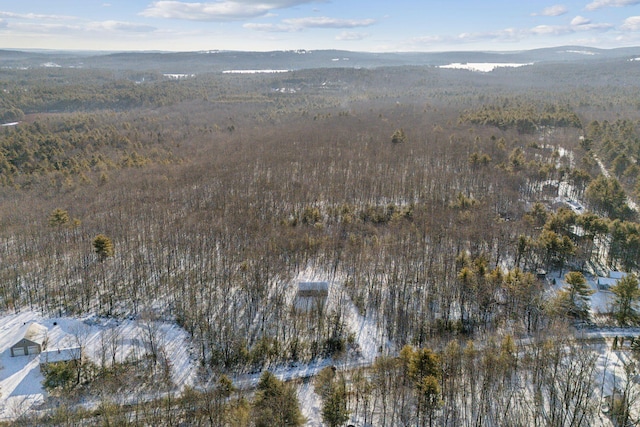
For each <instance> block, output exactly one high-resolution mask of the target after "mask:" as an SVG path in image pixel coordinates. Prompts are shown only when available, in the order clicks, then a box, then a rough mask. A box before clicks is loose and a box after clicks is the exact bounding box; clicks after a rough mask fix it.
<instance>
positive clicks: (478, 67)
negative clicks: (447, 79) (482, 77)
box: [438, 62, 533, 73]
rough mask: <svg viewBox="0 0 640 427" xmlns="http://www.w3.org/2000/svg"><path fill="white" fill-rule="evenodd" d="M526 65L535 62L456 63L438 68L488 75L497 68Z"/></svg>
mask: <svg viewBox="0 0 640 427" xmlns="http://www.w3.org/2000/svg"><path fill="white" fill-rule="evenodd" d="M526 65H533V62H528V63H525V64H516V63H502V62H466V63H460V62H454V63H452V64H449V65H440V66H439V67H438V68H448V69H456V70H469V71H476V72H481V73H488V72H491V71H493V70H495V69H496V68H517V67H524V66H526Z"/></svg>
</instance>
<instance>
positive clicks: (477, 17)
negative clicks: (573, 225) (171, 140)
mask: <svg viewBox="0 0 640 427" xmlns="http://www.w3.org/2000/svg"><path fill="white" fill-rule="evenodd" d="M2 3H3V4H4V5H3V4H1V3H0V48H14V49H25V48H38V49H75V50H118V51H122V50H126V51H130V50H165V51H195V50H215V49H220V50H260V51H267V50H286V49H311V50H313V49H345V50H354V51H376V52H382V51H392V52H395V51H425V52H427V51H447V50H499V51H505V50H506V51H508V50H521V49H531V48H538V47H550V46H560V45H584V46H590V47H600V48H613V47H621V46H638V45H640V0H581V1H578V0H576V1H564V2H554V1H542V0H531V1H521V0H384V1H383V0H209V1H206V0H203V1H200V2H195V1H185V0H181V1H152V0H106V1H93V0H82V1H79V0H76V1H70V0H57V1H52V0H23V1H14V2H8V1H4V2H2Z"/></svg>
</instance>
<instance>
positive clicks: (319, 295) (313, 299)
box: [295, 282, 329, 311]
mask: <svg viewBox="0 0 640 427" xmlns="http://www.w3.org/2000/svg"><path fill="white" fill-rule="evenodd" d="M328 297H329V283H328V282H300V283H298V292H297V294H296V302H295V306H296V308H297V309H298V310H302V311H310V310H312V309H314V308H318V309H323V308H324V306H325V304H326V302H327V298H328Z"/></svg>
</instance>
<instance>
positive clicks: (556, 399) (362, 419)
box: [23, 325, 636, 427]
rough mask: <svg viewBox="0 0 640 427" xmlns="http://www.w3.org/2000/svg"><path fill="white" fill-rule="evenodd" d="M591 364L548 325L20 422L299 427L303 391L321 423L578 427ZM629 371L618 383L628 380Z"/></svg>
mask: <svg viewBox="0 0 640 427" xmlns="http://www.w3.org/2000/svg"><path fill="white" fill-rule="evenodd" d="M597 363H598V359H597V356H596V354H595V353H594V352H593V351H592V349H591V348H589V346H584V345H583V343H580V342H577V341H575V340H574V339H572V338H570V333H569V331H567V330H566V329H563V327H561V326H559V325H555V326H553V327H551V328H550V329H548V330H547V331H546V333H545V334H544V335H539V336H536V337H534V338H532V339H530V340H528V341H527V342H522V341H518V340H515V339H514V338H513V337H512V336H510V335H503V336H495V337H493V338H489V339H487V340H483V341H482V342H478V341H473V340H468V341H462V342H461V341H457V340H453V341H450V342H448V343H445V344H443V345H442V346H441V347H440V348H438V349H430V348H418V347H413V346H409V345H407V346H405V347H403V348H402V350H401V351H400V352H399V353H398V355H397V356H380V357H378V358H377V359H376V360H375V362H374V363H373V365H372V366H371V367H367V368H356V369H347V370H342V369H339V364H338V366H331V367H327V368H324V369H323V370H322V371H321V372H320V373H319V374H318V375H317V376H316V377H315V378H314V379H313V380H311V381H310V382H311V384H310V385H312V387H310V385H306V384H305V382H306V381H293V382H289V383H282V382H281V381H280V380H278V379H277V378H276V377H275V376H274V375H273V374H271V373H269V372H268V371H266V372H265V373H263V374H262V375H261V378H260V380H259V382H258V383H257V388H256V392H255V394H251V393H248V392H247V391H243V390H240V389H238V388H236V387H234V386H233V384H232V382H231V381H230V380H229V379H228V378H227V377H226V376H221V377H220V378H219V379H217V380H216V381H215V383H213V384H212V385H211V386H210V387H209V388H208V389H207V390H204V391H200V390H195V389H190V388H189V389H187V390H186V391H185V392H184V393H182V395H181V396H174V395H172V394H168V395H166V396H162V394H161V393H159V392H156V395H155V396H156V397H155V398H154V399H148V397H149V396H150V395H149V393H148V392H147V393H138V394H136V393H133V394H130V395H129V397H128V399H127V404H126V405H122V404H119V403H118V401H117V400H115V401H112V400H109V398H103V399H102V400H101V401H100V403H99V406H98V407H97V409H94V410H86V409H77V408H74V407H72V406H71V402H69V401H67V400H64V399H63V400H61V401H60V404H59V405H58V407H57V408H55V409H53V410H52V411H51V413H50V414H48V415H46V416H41V417H38V418H36V419H29V418H25V419H23V423H24V424H25V425H76V424H77V423H82V422H92V423H96V424H97V423H101V424H118V425H132V426H134V425H150V424H153V425H181V424H182V423H185V422H187V423H189V424H192V425H207V426H238V427H250V426H256V427H258V426H271V425H287V426H301V425H303V424H304V422H305V418H304V416H303V413H302V410H301V409H302V403H301V402H300V397H302V396H305V395H306V394H307V393H309V389H310V388H312V389H313V390H314V392H315V393H316V394H317V395H318V397H319V399H320V402H319V409H320V414H321V417H322V421H323V422H324V424H325V425H328V426H336V427H337V426H341V425H345V424H347V423H362V424H364V425H378V426H382V427H384V426H397V425H420V426H476V425H578V426H585V425H593V424H594V423H596V422H598V421H599V420H601V416H602V414H601V412H600V411H601V404H602V402H603V396H602V392H601V390H600V389H598V388H594V386H593V385H594V383H595V382H596V375H597V369H596V368H597ZM631 366H632V365H631V364H629V366H627V367H625V369H624V370H625V372H627V373H626V375H627V376H626V377H621V378H617V381H620V382H621V383H622V384H625V381H629V382H631V380H630V376H631V375H633V374H632V370H631V369H632V368H631ZM336 368H338V369H336ZM470 373H473V374H472V375H471V374H470ZM611 381H614V380H613V378H611V379H610V380H609V383H607V387H609V386H612V384H611V383H610V382H611ZM621 387H624V393H623V391H622V390H621V391H620V394H619V396H618V397H617V398H616V399H615V400H611V401H609V402H607V404H610V409H609V412H608V413H607V414H606V416H607V417H609V419H610V420H611V421H612V422H614V423H618V424H619V425H625V423H628V422H630V421H631V420H633V419H634V418H633V414H632V413H631V412H630V411H629V408H630V407H631V406H632V405H634V404H635V402H636V398H635V394H634V393H633V391H631V389H630V388H629V386H625V385H622V386H621ZM296 389H297V390H298V392H297V393H296ZM151 396H153V393H152V394H151ZM605 401H606V400H605ZM306 409H308V410H310V409H311V408H306Z"/></svg>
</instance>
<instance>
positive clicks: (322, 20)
mask: <svg viewBox="0 0 640 427" xmlns="http://www.w3.org/2000/svg"><path fill="white" fill-rule="evenodd" d="M375 22H376V21H375V20H373V19H337V18H329V17H326V16H319V17H315V16H312V17H307V18H291V19H283V20H282V23H280V24H254V23H248V24H244V25H243V27H244V28H248V29H251V30H256V31H266V32H295V31H302V30H305V29H308V28H357V27H368V26H370V25H373V24H375Z"/></svg>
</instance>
